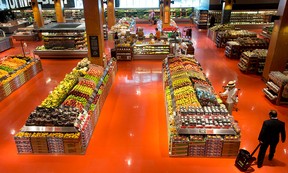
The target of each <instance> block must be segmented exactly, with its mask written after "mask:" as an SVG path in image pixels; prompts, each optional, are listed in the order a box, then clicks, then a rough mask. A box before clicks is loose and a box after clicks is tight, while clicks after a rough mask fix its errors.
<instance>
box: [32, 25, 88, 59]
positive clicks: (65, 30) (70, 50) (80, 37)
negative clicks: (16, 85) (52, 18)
mask: <svg viewBox="0 0 288 173" xmlns="http://www.w3.org/2000/svg"><path fill="white" fill-rule="evenodd" d="M39 32H41V33H42V37H43V41H44V45H43V46H40V47H37V48H36V50H34V54H35V55H38V56H39V57H40V58H84V57H87V54H88V50H87V43H86V34H85V27H84V25H83V24H81V23H52V24H50V25H47V26H44V27H42V28H40V29H39Z"/></svg>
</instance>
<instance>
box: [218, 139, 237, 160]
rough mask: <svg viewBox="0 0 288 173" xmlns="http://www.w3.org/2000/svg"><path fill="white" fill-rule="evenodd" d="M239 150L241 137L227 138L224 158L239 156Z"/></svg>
mask: <svg viewBox="0 0 288 173" xmlns="http://www.w3.org/2000/svg"><path fill="white" fill-rule="evenodd" d="M239 148H240V137H239V136H225V137H224V141H223V148H222V157H229V156H237V154H238V151H239Z"/></svg>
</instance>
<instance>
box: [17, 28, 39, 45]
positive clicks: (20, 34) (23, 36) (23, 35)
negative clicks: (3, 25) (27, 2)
mask: <svg viewBox="0 0 288 173" xmlns="http://www.w3.org/2000/svg"><path fill="white" fill-rule="evenodd" d="M12 37H13V39H15V40H16V41H38V40H40V38H39V34H38V32H36V31H35V30H34V26H33V25H30V26H27V27H26V28H18V29H17V32H16V33H14V34H13V35H12Z"/></svg>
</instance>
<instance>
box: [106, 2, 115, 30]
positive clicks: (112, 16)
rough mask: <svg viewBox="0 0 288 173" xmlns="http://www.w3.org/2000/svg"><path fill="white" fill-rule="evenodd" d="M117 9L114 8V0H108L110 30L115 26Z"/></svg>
mask: <svg viewBox="0 0 288 173" xmlns="http://www.w3.org/2000/svg"><path fill="white" fill-rule="evenodd" d="M115 22H116V20H115V8H114V0H107V23H108V28H111V27H112V26H114V25H115Z"/></svg>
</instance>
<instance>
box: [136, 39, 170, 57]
mask: <svg viewBox="0 0 288 173" xmlns="http://www.w3.org/2000/svg"><path fill="white" fill-rule="evenodd" d="M168 54H170V45H169V44H163V43H155V44H149V43H143V44H134V45H133V58H134V59H164V58H165V57H166V56H167V55H168Z"/></svg>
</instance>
